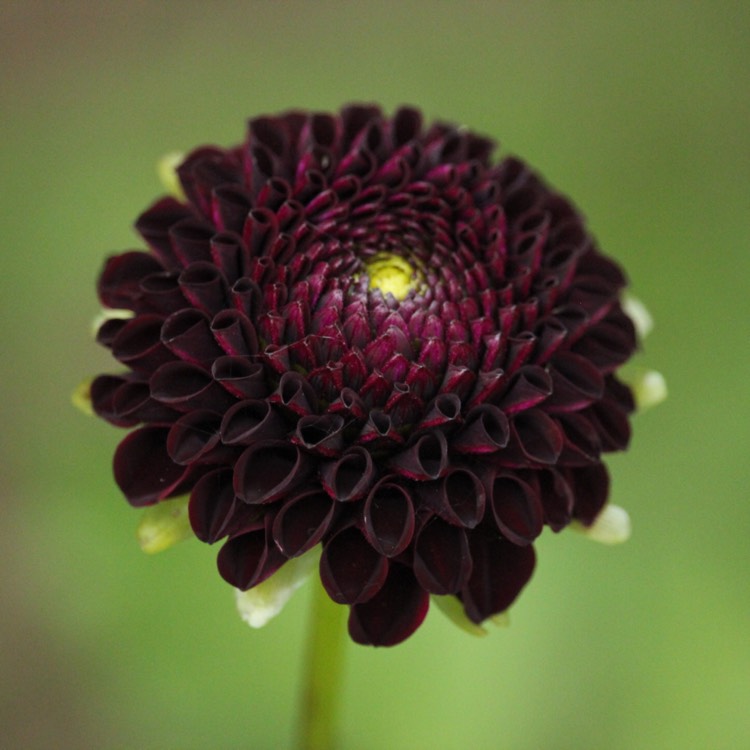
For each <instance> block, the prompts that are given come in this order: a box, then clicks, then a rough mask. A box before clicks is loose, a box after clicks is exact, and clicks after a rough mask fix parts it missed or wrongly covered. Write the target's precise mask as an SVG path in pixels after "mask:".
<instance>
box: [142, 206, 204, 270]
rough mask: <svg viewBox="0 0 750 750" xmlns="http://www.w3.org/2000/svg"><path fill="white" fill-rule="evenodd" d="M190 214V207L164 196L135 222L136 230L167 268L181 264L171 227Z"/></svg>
mask: <svg viewBox="0 0 750 750" xmlns="http://www.w3.org/2000/svg"><path fill="white" fill-rule="evenodd" d="M190 216H192V211H191V210H190V208H188V207H187V206H185V205H183V204H182V203H179V202H178V201H176V200H175V199H174V198H163V199H162V200H160V201H158V202H157V203H154V205H153V206H151V208H149V209H148V210H147V211H144V212H143V213H142V214H141V215H140V216H139V217H138V219H137V221H136V222H135V228H136V230H137V231H138V233H139V234H140V235H141V237H143V239H145V240H146V242H148V244H149V247H150V248H151V249H152V250H153V252H154V254H155V255H156V257H157V258H158V259H159V260H161V262H162V263H163V265H164V267H165V268H174V267H176V266H177V265H179V264H180V261H179V260H178V258H177V256H176V255H175V253H174V250H173V248H172V243H171V241H170V238H169V229H170V227H171V226H172V225H173V224H176V223H177V222H178V221H181V220H182V219H185V218H188V217H190Z"/></svg>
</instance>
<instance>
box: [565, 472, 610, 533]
mask: <svg viewBox="0 0 750 750" xmlns="http://www.w3.org/2000/svg"><path fill="white" fill-rule="evenodd" d="M565 477H566V479H567V484H568V486H569V487H570V489H571V493H572V495H573V497H574V498H575V506H574V508H573V516H574V517H575V518H577V519H578V520H580V521H582V522H583V523H584V524H587V525H588V524H591V523H593V522H594V520H595V519H596V517H597V516H598V515H599V513H600V512H601V510H602V508H603V507H604V505H605V503H606V502H607V495H609V474H608V472H607V467H606V466H605V465H604V464H602V463H599V464H595V465H594V466H586V467H583V468H578V469H568V470H567V471H566V472H565Z"/></svg>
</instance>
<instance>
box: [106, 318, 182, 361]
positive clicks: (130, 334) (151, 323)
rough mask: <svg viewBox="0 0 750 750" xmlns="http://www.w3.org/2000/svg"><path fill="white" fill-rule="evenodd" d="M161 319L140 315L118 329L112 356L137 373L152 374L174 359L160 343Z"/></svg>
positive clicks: (113, 342) (113, 343)
mask: <svg viewBox="0 0 750 750" xmlns="http://www.w3.org/2000/svg"><path fill="white" fill-rule="evenodd" d="M162 322H163V319H162V318H161V317H159V316H158V315H140V316H138V317H137V318H134V319H133V320H129V321H128V322H127V323H125V325H124V326H123V327H122V328H120V330H119V332H118V334H117V335H116V336H115V338H114V339H113V341H112V354H113V355H114V356H115V357H116V358H117V359H118V360H119V361H120V362H122V363H123V364H124V365H127V366H128V367H130V368H131V369H133V370H136V371H138V372H152V371H153V370H154V369H155V368H157V367H159V365H162V364H164V363H165V362H168V361H169V360H172V359H174V355H173V354H172V353H171V352H170V351H169V350H168V349H167V348H166V347H165V346H164V344H162V343H161V338H160V336H161V326H162Z"/></svg>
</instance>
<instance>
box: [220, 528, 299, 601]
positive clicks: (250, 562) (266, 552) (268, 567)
mask: <svg viewBox="0 0 750 750" xmlns="http://www.w3.org/2000/svg"><path fill="white" fill-rule="evenodd" d="M266 525H267V524H266ZM285 562H286V557H284V555H283V554H282V553H281V552H280V550H279V549H278V547H276V545H275V544H273V542H272V541H271V543H270V544H269V539H268V532H267V530H266V529H259V530H258V531H250V532H248V533H246V534H240V535H239V536H235V537H233V538H232V539H230V540H229V541H228V542H225V543H224V546H223V547H222V548H221V550H219V555H218V558H217V563H218V567H219V573H220V574H221V577H222V578H223V579H224V580H225V581H227V582H228V583H231V584H232V586H235V587H236V588H238V589H241V590H243V591H246V590H247V589H250V588H252V587H253V586H256V585H257V584H259V583H262V582H263V581H265V580H266V578H268V577H270V576H271V575H273V574H274V573H275V572H276V571H277V570H278V569H279V568H280V567H281V566H282V565H283V564H284V563H285Z"/></svg>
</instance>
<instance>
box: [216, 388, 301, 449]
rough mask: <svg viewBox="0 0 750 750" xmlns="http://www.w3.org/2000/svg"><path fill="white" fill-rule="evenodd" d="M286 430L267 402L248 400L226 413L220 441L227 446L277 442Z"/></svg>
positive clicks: (282, 421) (282, 420)
mask: <svg viewBox="0 0 750 750" xmlns="http://www.w3.org/2000/svg"><path fill="white" fill-rule="evenodd" d="M287 429H288V428H287V426H286V423H285V422H284V419H283V418H282V417H281V415H280V414H279V413H278V411H276V409H274V407H273V406H271V404H269V403H268V401H264V400H260V399H249V400H247V401H240V402H239V403H238V404H235V405H234V406H232V407H231V408H230V409H229V410H228V411H227V412H226V414H225V415H224V417H223V419H222V421H221V439H222V441H223V442H224V443H226V444H227V445H255V444H256V443H260V442H266V441H268V440H279V439H281V438H282V437H283V436H284V435H285V433H286V432H287Z"/></svg>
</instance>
